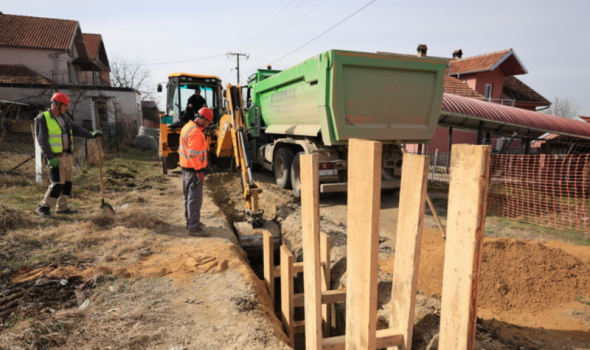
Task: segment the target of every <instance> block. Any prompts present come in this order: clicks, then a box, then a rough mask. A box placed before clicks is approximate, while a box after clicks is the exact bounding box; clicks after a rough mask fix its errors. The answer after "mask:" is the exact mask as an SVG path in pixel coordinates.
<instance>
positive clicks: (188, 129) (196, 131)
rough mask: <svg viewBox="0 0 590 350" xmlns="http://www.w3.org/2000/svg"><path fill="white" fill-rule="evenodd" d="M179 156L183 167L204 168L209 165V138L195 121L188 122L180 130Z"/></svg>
mask: <svg viewBox="0 0 590 350" xmlns="http://www.w3.org/2000/svg"><path fill="white" fill-rule="evenodd" d="M178 157H179V160H180V166H181V167H182V168H189V169H195V170H202V169H205V168H206V167H207V140H206V139H205V135H204V134H203V132H202V131H201V128H200V127H199V126H198V125H197V124H196V123H195V122H194V121H190V122H188V123H186V125H185V126H184V127H183V128H182V130H181V131H180V147H179V148H178Z"/></svg>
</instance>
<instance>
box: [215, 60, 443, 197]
mask: <svg viewBox="0 0 590 350" xmlns="http://www.w3.org/2000/svg"><path fill="white" fill-rule="evenodd" d="M445 68H446V61H445V60H442V59H435V58H426V57H424V58H422V57H415V56H405V55H386V54H376V53H366V52H353V51H342V50H330V51H327V52H324V53H322V54H320V55H317V56H315V57H312V58H310V59H308V60H306V61H305V62H303V63H301V64H298V65H296V66H294V67H291V68H289V69H286V70H283V71H280V70H272V69H270V67H269V69H260V70H257V71H256V72H255V73H254V74H252V75H251V76H250V77H249V79H248V85H247V87H244V88H243V89H246V91H245V92H243V93H242V95H243V96H245V102H244V105H245V109H246V110H247V112H245V126H246V128H247V133H248V145H249V151H250V152H251V162H252V168H253V169H259V168H266V169H268V170H270V171H272V172H274V177H275V180H276V183H277V185H278V186H279V187H281V188H285V189H291V188H292V189H293V193H294V195H295V196H296V197H299V196H300V194H301V180H300V170H299V163H300V160H299V159H300V156H301V155H302V154H308V153H317V154H318V156H319V177H320V178H319V182H320V192H322V193H327V192H341V191H346V188H347V166H348V164H347V152H348V148H347V145H348V140H349V139H351V138H360V139H370V140H377V141H381V142H383V143H384V147H383V161H382V164H383V165H382V167H383V168H382V188H383V189H384V190H387V189H399V185H400V177H401V166H402V152H401V148H400V145H401V144H403V143H428V142H430V140H431V139H432V137H433V135H434V131H435V129H436V126H437V123H438V118H439V114H440V108H441V103H442V96H443V81H444V75H445ZM225 123H228V122H227V121H225ZM229 130H230V128H228V127H227V125H224V120H223V119H222V120H221V122H220V124H219V139H222V138H223V139H226V137H227V135H226V133H227V132H229ZM228 154H231V150H230V149H229V146H228V145H227V144H226V145H224V144H222V143H221V142H219V143H218V144H217V152H216V155H217V156H218V157H222V158H223V157H227V156H228Z"/></svg>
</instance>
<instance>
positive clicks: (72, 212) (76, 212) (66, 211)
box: [55, 208, 78, 215]
mask: <svg viewBox="0 0 590 350" xmlns="http://www.w3.org/2000/svg"><path fill="white" fill-rule="evenodd" d="M55 213H56V214H66V215H71V214H78V211H77V210H72V209H70V208H68V209H66V210H60V211H56V212H55Z"/></svg>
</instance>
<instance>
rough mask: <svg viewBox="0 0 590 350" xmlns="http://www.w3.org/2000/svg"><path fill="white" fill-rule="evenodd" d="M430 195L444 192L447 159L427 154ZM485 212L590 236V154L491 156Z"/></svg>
mask: <svg viewBox="0 0 590 350" xmlns="http://www.w3.org/2000/svg"><path fill="white" fill-rule="evenodd" d="M429 156H430V159H431V166H430V174H429V181H430V184H429V190H430V191H448V183H449V179H450V176H449V164H450V159H449V154H448V153H433V154H429ZM488 213H489V214H493V215H498V216H502V217H507V218H513V219H517V220H519V221H523V222H527V223H531V224H535V225H540V226H547V227H553V228H558V229H564V230H573V231H579V232H584V233H585V234H588V235H590V155H589V154H574V155H551V154H535V155H521V154H493V155H492V156H491V164H490V185H489V192H488Z"/></svg>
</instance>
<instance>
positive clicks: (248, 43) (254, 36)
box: [242, 0, 295, 47]
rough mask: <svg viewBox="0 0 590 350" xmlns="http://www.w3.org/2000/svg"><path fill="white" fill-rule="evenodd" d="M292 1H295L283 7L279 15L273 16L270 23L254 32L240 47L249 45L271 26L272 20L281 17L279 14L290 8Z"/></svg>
mask: <svg viewBox="0 0 590 350" xmlns="http://www.w3.org/2000/svg"><path fill="white" fill-rule="evenodd" d="M293 1H295V0H291V1H290V2H289V3H288V4H287V6H285V7H283V9H282V10H281V11H279V13H277V14H276V15H274V16H273V17H272V19H271V20H270V21H268V22H267V23H266V24H265V25H264V26H263V27H262V28H260V30H258V32H256V34H254V35H253V36H252V37H250V39H248V40H246V41H245V42H244V43H243V44H242V47H246V46H248V45H250V42H251V41H252V40H253V39H255V38H256V36H257V35H258V34H260V33H261V32H262V31H263V30H264V29H265V28H266V27H268V25H269V24H271V23H272V22H273V21H274V20H276V19H278V17H279V16H280V15H281V13H283V11H285V10H286V9H287V7H289V6H291V4H292V3H293Z"/></svg>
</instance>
